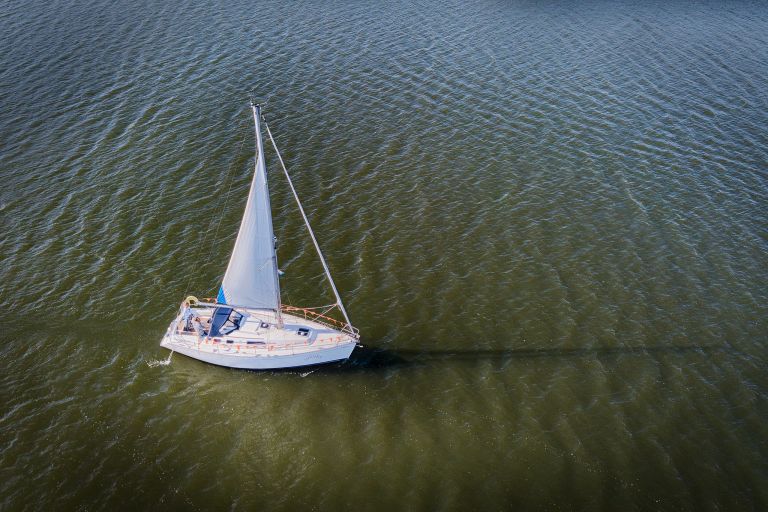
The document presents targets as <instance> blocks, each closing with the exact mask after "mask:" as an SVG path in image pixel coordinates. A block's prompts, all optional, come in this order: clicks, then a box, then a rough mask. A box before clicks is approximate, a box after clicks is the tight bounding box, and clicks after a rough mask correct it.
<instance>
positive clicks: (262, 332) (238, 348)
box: [160, 310, 357, 370]
mask: <svg viewBox="0 0 768 512" xmlns="http://www.w3.org/2000/svg"><path fill="white" fill-rule="evenodd" d="M241 311H243V310H241ZM248 312H249V313H250V315H249V316H248V317H247V321H246V322H245V324H244V326H243V328H242V329H241V330H238V331H235V332H233V333H231V334H229V335H223V336H217V337H215V338H211V337H205V336H199V335H197V334H195V333H191V332H181V331H179V330H178V329H177V326H178V325H179V324H180V319H176V320H174V321H173V322H172V323H171V325H170V326H169V327H168V330H167V331H166V333H165V336H163V339H162V341H161V342H160V346H161V347H164V348H167V349H169V350H173V351H174V352H177V353H179V354H184V355H185V356H189V357H192V358H194V359H198V360H200V361H204V362H206V363H210V364H215V365H218V366H226V367H228V368H240V369H248V370H270V369H279V368H295V367H299V366H311V365H317V364H324V363H331V362H334V361H341V360H344V359H347V358H348V357H349V356H350V355H351V354H352V351H353V350H354V349H355V347H356V346H357V340H356V339H354V338H352V337H351V336H348V335H347V334H345V333H343V332H340V331H337V330H335V329H332V328H329V327H328V326H325V325H322V324H319V323H317V322H313V321H312V320H308V319H304V318H300V317H296V316H292V315H285V314H284V315H283V319H284V322H285V325H284V327H283V328H282V329H280V328H277V327H276V326H274V325H272V326H271V327H270V328H268V329H264V328H260V327H256V326H257V325H259V324H261V321H262V320H272V318H268V317H267V316H265V312H263V311H248ZM299 328H303V329H309V331H310V334H309V335H308V336H298V335H297V334H296V333H297V330H298V329H299Z"/></svg>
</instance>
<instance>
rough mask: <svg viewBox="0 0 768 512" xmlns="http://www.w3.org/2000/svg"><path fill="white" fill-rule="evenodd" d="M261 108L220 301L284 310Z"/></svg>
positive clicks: (255, 113)
mask: <svg viewBox="0 0 768 512" xmlns="http://www.w3.org/2000/svg"><path fill="white" fill-rule="evenodd" d="M260 110H261V109H260V107H259V106H258V105H254V106H253V118H254V121H255V123H256V151H257V156H256V171H255V173H254V175H253V182H252V183H251V191H250V193H249V195H248V202H247V203H246V206H245V213H244V214H243V221H242V223H241V224H240V231H239V233H238V235H237V240H236V241H235V248H234V250H233V251H232V257H231V258H230V260H229V265H228V266H227V272H226V273H225V274H224V279H223V281H222V284H221V288H220V289H219V295H218V297H217V301H218V302H219V303H222V304H234V305H238V306H248V307H252V308H263V309H273V310H276V311H279V309H280V285H279V283H278V277H277V255H276V254H275V237H274V234H273V231H272V212H271V210H270V205H269V190H268V188H267V168H266V164H265V162H264V148H263V146H262V142H261V127H260V125H259V117H260V116H261V112H260Z"/></svg>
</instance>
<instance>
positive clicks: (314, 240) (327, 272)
mask: <svg viewBox="0 0 768 512" xmlns="http://www.w3.org/2000/svg"><path fill="white" fill-rule="evenodd" d="M261 118H262V119H264V127H265V128H266V129H267V135H269V140H271V141H272V146H273V147H274V148H275V153H277V159H278V160H280V165H281V166H282V167H283V172H284V173H285V177H286V178H287V179H288V185H289V186H290V187H291V192H293V197H294V199H296V204H298V205H299V212H301V216H302V217H303V218H304V223H305V224H306V225H307V231H309V236H310V237H312V243H313V244H315V250H317V255H318V256H320V262H321V263H322V264H323V269H324V270H325V275H326V276H327V277H328V282H329V283H330V284H331V288H332V289H333V294H334V295H335V296H336V304H337V305H338V306H339V309H340V310H341V313H342V314H343V315H344V320H346V321H347V325H348V326H349V327H350V328H351V327H352V322H350V320H349V315H347V310H346V309H344V304H343V303H342V302H341V297H340V296H339V291H338V290H337V289H336V284H335V283H334V282H333V277H331V271H330V270H329V269H328V264H327V263H326V262H325V258H324V257H323V252H322V251H321V250H320V244H318V243H317V238H315V233H314V231H312V226H310V225H309V219H307V214H306V213H304V207H303V206H301V201H299V194H297V193H296V189H295V188H294V187H293V182H292V181H291V177H290V175H288V169H286V168H285V163H284V162H283V157H282V156H280V151H278V149H277V144H276V143H275V138H274V137H273V136H272V131H271V130H270V129H269V124H267V118H266V117H264V114H262V116H261Z"/></svg>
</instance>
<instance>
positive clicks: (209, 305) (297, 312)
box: [160, 101, 360, 370]
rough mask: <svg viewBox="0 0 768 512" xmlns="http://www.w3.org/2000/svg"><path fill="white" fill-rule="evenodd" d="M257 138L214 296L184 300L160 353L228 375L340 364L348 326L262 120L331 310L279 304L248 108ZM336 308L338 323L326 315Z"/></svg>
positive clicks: (260, 153)
mask: <svg viewBox="0 0 768 512" xmlns="http://www.w3.org/2000/svg"><path fill="white" fill-rule="evenodd" d="M251 110H252V112H253V120H254V124H255V131H256V168H255V171H254V175H253V181H252V182H251V188H250V191H249V194H248V201H247V203H246V206H245V213H244V214H243V219H242V222H241V224H240V230H239V232H238V235H237V240H236V241H235V247H234V249H233V251H232V255H231V257H230V259H229V265H228V266H227V270H226V273H225V274H224V278H223V280H222V283H221V286H220V288H219V292H218V295H217V297H216V298H215V299H214V298H210V299H203V300H198V299H197V298H196V297H194V296H189V297H187V298H186V299H185V300H184V301H183V302H182V305H181V308H180V310H179V313H178V315H177V316H176V318H175V319H174V320H173V322H171V324H170V326H169V327H168V330H167V331H166V333H165V335H164V336H163V339H162V341H161V342H160V346H161V347H164V348H167V349H170V350H172V351H173V352H178V353H180V354H184V355H186V356H189V357H192V358H195V359H199V360H200V361H205V362H207V363H212V364H215V365H219V366H226V367H230V368H243V369H251V370H262V369H276V368H292V367H299V366H310V365H317V364H323V363H330V362H333V361H341V360H344V359H347V358H348V357H349V356H350V355H351V354H352V351H353V350H354V349H355V347H356V346H357V344H358V341H359V339H360V333H359V331H358V329H357V328H355V327H353V325H352V322H350V320H349V316H348V315H347V311H346V309H345V308H344V304H343V303H342V301H341V297H340V296H339V292H338V290H337V289H336V285H335V283H334V282H333V278H332V277H331V273H330V270H329V269H328V265H327V263H326V261H325V258H324V257H323V254H322V252H321V251H320V246H319V244H318V242H317V238H316V237H315V234H314V232H313V231H312V227H311V226H310V225H309V220H308V219H307V216H306V214H305V213H304V208H303V207H302V206H301V202H300V201H299V196H298V194H297V193H296V189H295V188H294V186H293V182H292V181H291V177H290V176H289V175H288V171H287V169H286V168H285V164H284V163H283V159H282V157H281V156H280V152H279V151H278V150H277V145H276V144H275V140H274V138H273V137H272V132H271V131H270V130H269V125H268V124H267V123H266V119H264V126H265V127H266V130H267V135H268V136H269V138H270V140H271V141H272V144H273V146H274V148H275V152H276V153H277V157H278V160H279V161H280V165H281V167H282V169H283V171H284V173H285V176H286V178H287V179H288V184H289V186H290V189H291V191H292V192H293V196H294V198H295V199H296V203H297V205H298V207H299V212H300V213H301V215H302V217H303V218H304V222H305V224H306V226H307V229H308V231H309V235H310V237H311V238H312V242H313V244H314V246H315V249H316V250H317V254H318V256H319V257H320V261H321V263H322V265H323V269H324V270H325V274H326V277H327V278H328V282H329V284H330V287H331V289H332V290H333V294H334V296H335V297H336V303H334V304H331V305H329V306H324V307H322V308H299V307H293V306H288V305H285V304H282V303H281V301H280V282H279V275H280V270H278V266H277V253H276V250H275V241H276V239H275V236H274V233H273V227H272V212H271V209H270V203H269V189H268V187H267V167H266V163H265V159H264V147H263V143H262V133H261V124H260V119H262V114H261V106H260V105H259V104H257V103H255V102H253V101H251ZM334 309H338V311H339V312H340V313H341V316H342V317H343V319H344V321H341V320H338V319H335V318H333V317H331V316H328V314H329V313H330V312H331V311H332V310H334Z"/></svg>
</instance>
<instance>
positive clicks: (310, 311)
mask: <svg viewBox="0 0 768 512" xmlns="http://www.w3.org/2000/svg"><path fill="white" fill-rule="evenodd" d="M220 305H221V304H217V303H215V302H207V301H205V302H203V301H201V302H199V303H197V304H196V305H195V306H193V309H195V308H197V309H213V308H216V307H218V306H220ZM231 307H233V308H235V309H238V308H244V309H246V307H245V306H237V305H231ZM335 307H336V305H335V304H332V305H330V306H321V307H317V308H300V307H297V306H289V305H287V304H282V305H281V306H280V311H281V312H283V313H287V314H291V315H299V314H300V315H301V316H302V317H303V318H304V319H305V320H311V321H312V322H316V323H318V324H321V325H324V326H326V327H330V328H331V329H334V330H338V331H341V332H343V333H344V334H348V335H349V336H352V337H353V338H355V339H356V340H359V339H360V330H359V329H358V328H357V327H354V326H352V325H350V324H346V323H344V322H341V321H339V320H336V319H335V318H332V317H330V316H328V315H327V314H326V313H328V312H329V311H331V310H332V309H334V308H335ZM318 309H319V310H323V311H322V313H319V312H317V311H316V310H318ZM251 314H253V312H251ZM256 316H261V315H258V314H256ZM263 316H264V318H265V319H267V318H269V315H266V314H265V315H263Z"/></svg>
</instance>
